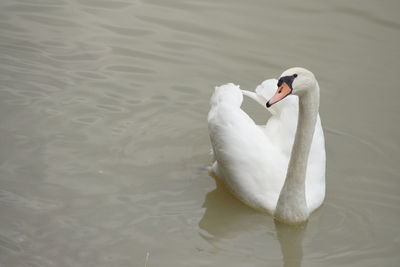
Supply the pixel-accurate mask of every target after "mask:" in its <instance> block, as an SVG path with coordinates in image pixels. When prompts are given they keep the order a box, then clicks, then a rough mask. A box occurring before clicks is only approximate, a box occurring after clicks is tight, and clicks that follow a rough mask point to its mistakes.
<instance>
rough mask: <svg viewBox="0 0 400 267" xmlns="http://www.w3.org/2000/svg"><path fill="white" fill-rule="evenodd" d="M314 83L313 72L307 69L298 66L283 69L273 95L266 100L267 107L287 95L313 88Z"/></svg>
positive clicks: (298, 93)
mask: <svg viewBox="0 0 400 267" xmlns="http://www.w3.org/2000/svg"><path fill="white" fill-rule="evenodd" d="M316 83H317V80H316V79H315V76H314V74H313V73H312V72H311V71H309V70H306V69H304V68H298V67H296V68H290V69H288V70H285V71H284V72H283V73H282V75H281V77H280V78H279V80H278V84H277V87H278V88H277V90H276V93H275V95H274V96H273V97H272V98H271V99H270V100H269V101H268V102H267V107H268V108H269V107H270V106H272V105H273V104H275V103H277V102H279V101H281V100H282V99H284V98H285V97H287V96H288V95H291V94H293V95H297V96H301V95H303V94H304V93H306V92H308V91H310V90H314V89H315V88H316V86H315V85H316Z"/></svg>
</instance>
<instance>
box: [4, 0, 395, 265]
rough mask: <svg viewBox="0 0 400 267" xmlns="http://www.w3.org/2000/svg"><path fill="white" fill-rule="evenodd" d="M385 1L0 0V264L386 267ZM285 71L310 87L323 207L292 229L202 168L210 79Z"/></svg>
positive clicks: (390, 242)
mask: <svg viewBox="0 0 400 267" xmlns="http://www.w3.org/2000/svg"><path fill="white" fill-rule="evenodd" d="M399 8H400V2H398V1H395V0H393V1H372V0H364V1H361V0H356V1H344V0H342V1H324V2H322V1H316V0H305V1H301V2H298V1H289V2H284V3H282V2H279V3H278V2H276V1H264V0H263V1H261V0H250V1H238V0H218V1H215V0H212V1H211V0H202V1H200V0H168V1H165V0H119V1H105V0H57V1H56V0H41V1H39V0H38V1H33V0H31V1H28V0H3V1H1V3H0V214H1V219H0V266H2V267H3V266H6V267H8V266H99V267H100V266H144V265H145V260H146V255H148V262H147V266H149V267H150V266H174V267H176V266H284V264H285V266H300V264H301V265H302V266H363V267H365V266H398V264H399V262H400V256H399V253H398V252H399V249H400V230H399V223H400V196H399V189H400V177H399V173H400V165H399V162H400V156H399V149H400V142H399V136H400V126H399V113H400V107H399V103H398V99H399V97H400V91H399V89H398V79H399V78H398V70H399V69H400V63H399V59H400V50H399V47H400V32H399V31H400V19H399V16H398V11H399ZM292 66H304V67H307V68H309V69H310V70H312V71H313V72H314V73H315V74H316V76H317V78H318V80H319V84H320V86H321V90H322V92H321V110H320V114H321V118H322V122H323V126H324V129H325V135H326V145H327V163H328V165H327V197H326V201H325V204H324V205H323V206H322V207H321V208H320V209H319V210H318V211H317V212H315V213H314V214H313V215H312V216H311V218H310V221H309V223H308V224H307V225H306V226H304V227H301V228H290V227H285V226H283V225H275V223H274V222H273V220H272V219H271V217H270V216H268V215H265V214H261V213H258V212H256V211H253V210H252V209H250V208H247V207H246V206H244V205H243V204H241V203H240V202H239V201H237V200H236V199H235V198H234V197H232V196H231V194H229V193H228V192H227V191H226V189H225V188H224V187H223V186H222V185H217V184H216V183H215V181H214V180H213V179H212V178H211V177H209V176H208V175H207V169H206V167H207V166H208V165H209V163H210V160H211V158H210V156H209V149H210V144H209V140H208V133H207V124H206V116H207V112H208V108H209V107H208V101H209V97H210V96H211V93H212V90H213V87H214V86H215V85H220V84H222V83H227V82H235V83H237V84H240V85H241V86H242V88H243V89H248V90H251V89H253V88H255V87H256V85H257V84H259V83H261V81H263V80H264V79H267V78H271V77H278V76H279V75H280V73H281V72H282V71H283V70H285V69H286V68H288V67H292ZM244 109H245V110H246V111H248V112H249V113H250V114H251V115H252V116H254V117H255V118H256V121H257V122H259V123H261V122H263V121H265V119H266V114H265V112H264V110H262V109H261V108H260V107H258V106H257V105H256V104H254V103H252V102H250V101H246V102H245V104H244Z"/></svg>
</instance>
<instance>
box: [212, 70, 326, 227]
mask: <svg viewBox="0 0 400 267" xmlns="http://www.w3.org/2000/svg"><path fill="white" fill-rule="evenodd" d="M273 84H275V85H273ZM276 88H277V89H276ZM274 89H276V93H275V94H274V95H272V94H273V92H272V91H273V90H274ZM243 95H246V96H249V97H251V98H252V99H254V100H256V101H257V102H258V103H260V104H262V105H263V106H264V105H265V106H266V107H267V108H268V110H270V112H271V113H272V116H271V118H270V119H269V120H268V122H267V124H266V125H263V126H259V125H256V124H255V123H254V121H253V120H252V119H251V118H250V117H249V116H248V115H247V114H246V113H245V112H244V111H243V110H242V109H241V108H240V107H241V104H242V102H243ZM284 98H286V99H285V100H284V101H282V102H280V101H281V100H282V99H284ZM267 99H269V100H267ZM278 102H279V103H278ZM210 105H211V108H210V111H209V113H208V130H209V135H210V140H211V145H212V150H213V154H214V157H215V159H216V161H215V162H214V164H213V165H212V167H211V168H210V174H211V175H212V176H216V177H218V178H219V179H221V180H222V181H223V182H224V183H225V184H226V185H227V187H228V188H229V190H230V191H231V192H232V193H233V194H234V195H235V196H236V197H237V198H239V199H240V200H242V201H243V202H244V203H245V204H247V205H249V206H251V207H253V208H255V209H258V210H261V211H264V212H267V213H269V214H272V215H273V216H274V218H275V219H276V220H278V221H281V222H285V223H289V224H297V223H301V222H304V221H306V220H307V219H308V217H309V215H310V214H311V213H312V212H313V211H314V210H316V209H317V208H318V207H319V206H321V205H322V203H323V200H324V198H325V141H324V135H323V130H322V127H321V121H320V118H319V115H318V108H319V85H318V82H317V80H316V79H315V76H314V74H313V73H312V72H310V71H308V70H306V69H304V68H298V67H296V68H291V69H288V70H286V71H284V72H283V73H282V75H281V77H280V78H279V80H278V81H276V80H273V79H272V80H267V81H265V82H263V83H262V84H261V85H260V86H259V87H257V89H256V93H253V92H249V91H245V90H241V89H240V87H239V86H237V85H234V84H232V83H230V84H226V85H223V86H219V87H216V88H215V91H214V93H213V95H212V97H211V100H210Z"/></svg>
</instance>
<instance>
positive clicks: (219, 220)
mask: <svg viewBox="0 0 400 267" xmlns="http://www.w3.org/2000/svg"><path fill="white" fill-rule="evenodd" d="M203 207H204V208H205V211H204V215H203V217H202V218H201V220H200V221H199V227H200V228H201V229H202V230H204V231H202V232H200V235H201V236H202V237H203V238H204V239H205V240H207V241H208V242H210V243H211V244H213V245H214V246H216V247H219V246H221V244H224V240H235V239H237V238H238V236H240V235H242V234H243V233H246V232H257V233H259V234H261V235H262V236H264V237H265V238H267V239H266V240H268V239H269V242H271V241H275V242H276V243H279V245H280V249H281V258H282V259H283V266H285V267H296V266H301V261H302V258H303V238H304V234H305V232H306V228H307V223H305V224H302V225H299V226H292V225H285V224H282V223H280V222H277V221H274V223H272V218H271V217H270V216H268V215H262V214H258V213H256V212H255V211H253V210H252V209H250V208H249V207H247V206H245V205H244V204H243V203H241V202H239V201H238V200H237V199H235V198H234V197H233V196H232V194H230V193H229V192H228V191H227V189H226V188H225V186H224V185H222V184H221V183H220V182H219V181H217V187H216V189H214V190H213V191H211V192H209V193H207V195H206V198H205V201H204V204H203ZM239 240H240V238H239ZM276 256H278V255H276ZM273 260H274V259H269V261H273ZM267 262H268V260H267Z"/></svg>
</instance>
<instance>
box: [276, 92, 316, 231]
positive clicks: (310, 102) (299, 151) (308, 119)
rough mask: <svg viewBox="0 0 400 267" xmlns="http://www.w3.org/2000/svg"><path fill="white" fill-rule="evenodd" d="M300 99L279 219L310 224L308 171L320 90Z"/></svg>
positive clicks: (279, 204)
mask: <svg viewBox="0 0 400 267" xmlns="http://www.w3.org/2000/svg"><path fill="white" fill-rule="evenodd" d="M314 89H315V90H310V91H308V92H306V93H304V94H303V95H301V96H299V117H298V122H297V130H296V136H295V139H294V144H293V148H292V153H291V156H290V161H289V166H288V171H287V174H286V180H285V183H284V185H283V188H282V191H281V193H280V195H279V199H278V203H277V206H276V210H275V214H274V216H275V218H276V219H277V220H279V221H283V222H287V223H300V222H303V221H306V220H307V218H308V215H309V212H308V207H307V202H306V190H305V189H306V188H305V180H306V171H307V161H308V156H309V153H310V147H311V143H312V139H313V135H314V130H315V124H316V121H317V116H318V107H319V87H318V84H316V88H314Z"/></svg>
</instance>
